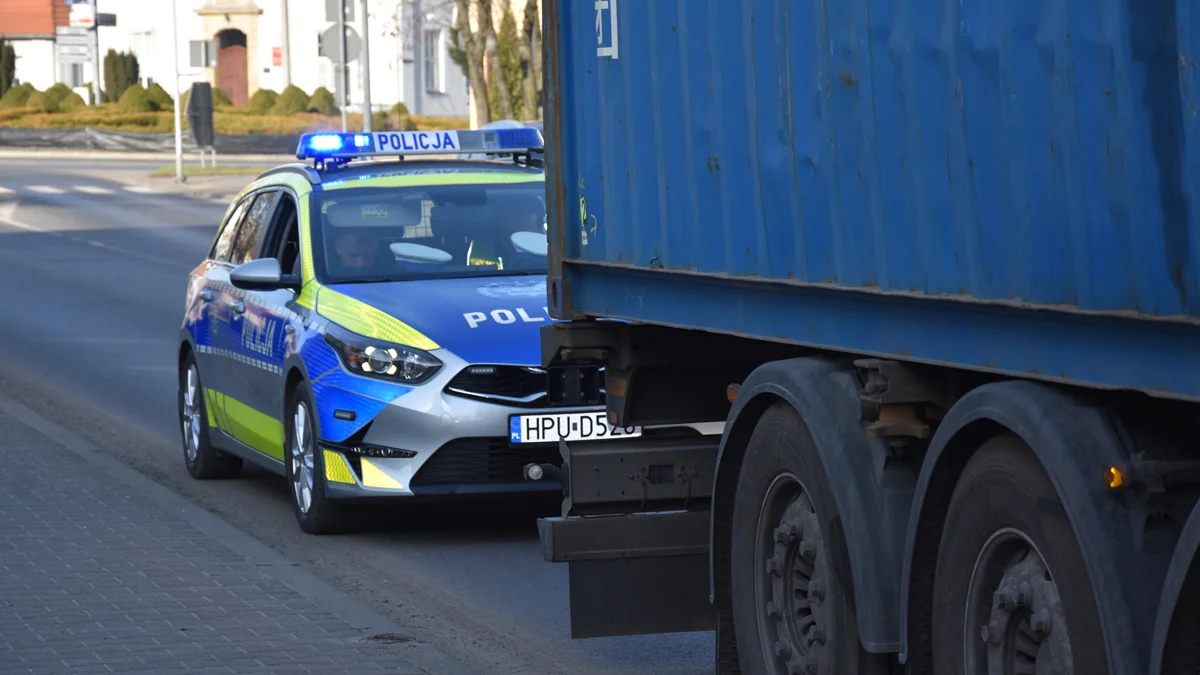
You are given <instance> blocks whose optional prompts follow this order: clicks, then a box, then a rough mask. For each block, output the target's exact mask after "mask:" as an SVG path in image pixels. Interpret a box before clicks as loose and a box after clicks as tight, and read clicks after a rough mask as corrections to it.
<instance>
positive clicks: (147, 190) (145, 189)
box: [125, 185, 156, 195]
mask: <svg viewBox="0 0 1200 675" xmlns="http://www.w3.org/2000/svg"><path fill="white" fill-rule="evenodd" d="M125 189H126V190H127V191H129V192H136V193H138V194H141V195H149V194H154V193H155V192H156V190H155V189H154V188H152V187H150V186H148V185H126V186H125Z"/></svg>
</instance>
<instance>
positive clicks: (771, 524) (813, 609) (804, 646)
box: [731, 403, 888, 675]
mask: <svg viewBox="0 0 1200 675" xmlns="http://www.w3.org/2000/svg"><path fill="white" fill-rule="evenodd" d="M732 525H733V527H732V540H731V572H732V574H731V582H732V584H731V585H732V595H733V615H734V632H735V634H736V639H737V648H738V661H739V664H740V666H741V672H742V673H745V675H793V674H800V675H808V674H810V673H812V674H821V675H824V674H834V673H838V674H840V673H846V674H850V675H866V674H871V675H874V674H876V673H886V672H888V666H887V663H888V659H887V657H885V656H881V655H873V654H869V653H867V652H866V651H865V650H864V649H862V646H861V644H860V640H859V633H858V621H857V615H856V612H855V607H854V591H853V588H852V582H851V574H850V561H849V556H848V554H847V548H846V543H845V537H844V535H843V533H842V527H841V519H840V517H839V515H838V511H837V507H836V505H835V503H834V499H833V495H832V492H831V490H830V487H829V483H828V480H827V478H826V476H825V470H824V468H823V467H822V465H821V459H820V455H819V454H818V452H817V449H816V446H815V445H814V443H813V440H812V437H811V436H810V434H809V431H808V427H807V426H806V425H805V423H804V421H803V420H802V419H801V417H800V415H799V414H797V412H796V411H795V410H794V409H793V408H792V407H791V406H789V405H787V404H784V403H779V404H775V405H774V406H772V407H771V408H770V409H768V410H767V411H766V412H765V413H764V414H763V415H762V417H761V418H760V419H759V421H758V423H757V425H756V426H755V428H754V432H753V433H752V434H751V437H750V440H749V442H748V444H747V447H746V452H745V456H744V460H743V461H742V466H741V472H740V475H739V476H738V483H737V489H736V490H735V495H734V504H733V523H732Z"/></svg>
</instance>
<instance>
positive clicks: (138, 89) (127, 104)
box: [117, 84, 155, 113]
mask: <svg viewBox="0 0 1200 675" xmlns="http://www.w3.org/2000/svg"><path fill="white" fill-rule="evenodd" d="M117 110H119V111H120V112H123V113H147V112H154V110H155V106H154V104H153V103H152V102H151V101H150V96H149V95H148V94H147V93H146V90H145V89H143V88H142V85H140V84H131V85H129V87H128V88H127V89H126V90H125V93H124V94H121V99H120V100H118V101H117Z"/></svg>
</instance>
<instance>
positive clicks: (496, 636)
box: [0, 159, 714, 675]
mask: <svg viewBox="0 0 1200 675" xmlns="http://www.w3.org/2000/svg"><path fill="white" fill-rule="evenodd" d="M161 164H162V162H155V161H111V160H106V161H95V162H89V161H84V160H78V159H73V160H59V159H36V160H24V159H6V160H4V161H3V162H0V391H3V392H4V393H7V394H9V395H11V396H14V397H17V398H19V399H20V400H21V401H22V402H24V403H25V404H26V405H29V406H31V407H33V408H34V409H36V410H38V411H39V412H41V413H42V414H43V415H46V416H47V417H50V418H51V419H53V420H54V421H56V422H58V423H60V424H62V425H64V426H66V427H67V428H69V429H70V430H72V431H74V432H76V433H78V434H81V435H83V436H85V437H87V438H88V439H89V440H90V441H91V442H93V443H95V444H96V445H97V446H99V447H100V448H102V449H103V450H105V451H106V452H108V453H110V454H112V455H113V456H115V457H117V458H118V459H120V460H122V461H124V462H126V463H128V464H130V465H131V466H133V467H134V468H136V469H137V470H139V471H141V472H142V473H144V474H146V475H148V476H150V477H152V478H153V479H155V480H156V481H158V482H160V483H162V484H164V485H166V486H168V487H170V488H171V489H173V490H175V491H176V492H178V493H179V494H181V495H183V496H184V497H186V498H187V499H189V500H191V501H193V502H195V503H197V504H199V505H201V506H203V507H204V508H207V509H209V510H210V511H213V512H215V513H217V514H219V515H221V516H222V517H224V518H225V519H226V520H228V521H229V522H230V523H231V524H233V525H234V526H236V527H238V528H240V529H241V530H243V531H245V532H247V533H249V534H251V535H253V536H255V537H257V538H258V539H260V540H261V541H262V542H264V543H266V544H267V545H269V546H271V547H272V548H274V549H276V550H277V551H279V552H281V553H282V554H284V555H285V556H286V557H287V558H288V559H290V560H292V561H293V562H294V563H296V564H299V565H303V566H305V567H306V568H309V569H311V570H312V571H314V572H315V573H317V574H319V575H320V576H322V577H324V578H325V579H327V580H329V581H330V582H331V583H333V584H334V585H336V586H338V587H340V588H342V589H344V590H346V591H348V592H350V593H351V594H352V595H355V596H357V597H359V598H360V599H363V600H365V601H367V602H369V603H370V604H372V605H373V606H374V607H375V608H376V609H378V610H380V611H381V612H383V613H384V614H386V615H388V616H389V617H391V618H392V619H394V620H395V621H397V622H398V623H401V624H403V625H405V626H408V627H410V628H411V630H412V631H413V632H414V634H416V635H417V636H418V637H419V638H421V639H423V640H425V641H428V642H431V643H433V644H434V645H435V646H437V647H438V648H439V649H441V650H443V651H445V652H446V653H448V654H449V655H451V656H452V657H454V658H456V659H458V660H460V661H462V662H463V663H465V664H467V665H470V666H473V667H475V668H477V669H478V670H479V671H480V672H485V673H495V674H497V675H502V674H508V673H511V674H513V675H540V674H546V675H550V674H557V673H563V674H564V675H567V674H570V675H584V674H591V673H596V674H599V673H604V674H621V675H625V674H634V673H638V674H642V673H645V674H651V673H653V674H655V675H660V674H662V675H669V674H688V675H693V674H701V673H711V672H713V666H712V661H713V653H714V646H713V635H712V634H711V633H698V634H683V635H667V636H640V637H633V638H606V639H599V640H579V641H573V640H571V639H570V633H569V630H570V629H569V626H570V623H569V612H568V606H567V569H566V567H565V566H564V565H552V564H550V563H546V562H544V561H543V560H542V558H541V555H540V550H539V546H538V540H537V533H536V525H535V518H536V516H537V515H539V513H541V514H545V513H546V508H545V507H544V506H541V507H537V506H528V505H514V506H513V507H512V508H509V509H499V510H497V509H489V510H486V512H482V513H481V512H480V510H479V509H470V508H452V507H451V508H447V507H438V508H419V509H404V510H394V509H393V510H386V511H379V512H376V513H373V514H371V515H370V516H369V517H368V518H369V521H368V522H367V523H366V524H365V525H366V526H365V528H364V529H363V531H361V532H359V533H356V534H353V535H345V536H338V537H311V536H307V535H304V534H302V533H301V532H300V530H299V529H298V528H297V526H296V524H295V520H294V518H293V516H292V514H291V511H290V507H289V504H288V501H287V496H286V493H285V486H284V484H283V480H282V479H280V478H276V477H274V476H271V475H268V474H265V473H261V472H256V471H253V470H248V471H247V472H245V474H244V475H243V476H242V477H241V478H239V479H236V480H233V481H224V482H198V481H193V480H191V479H190V478H189V477H188V475H187V473H186V471H185V469H184V467H183V461H182V457H181V456H180V455H181V450H180V441H179V432H178V428H177V414H176V399H175V396H176V386H177V385H176V375H175V359H176V351H175V350H176V336H177V335H178V332H179V328H180V324H181V320H182V311H183V297H184V286H185V280H186V278H187V274H188V271H189V270H191V269H192V268H193V267H195V265H196V264H197V263H198V262H199V261H200V259H201V256H203V254H204V252H205V251H206V250H207V248H208V246H209V245H210V244H211V242H212V238H213V235H214V232H215V226H216V224H217V222H218V220H219V219H220V217H221V214H222V213H223V211H224V207H223V206H222V205H219V204H215V203H211V202H204V201H199V200H195V199H191V198H187V197H182V196H176V195H169V194H153V193H139V192H134V191H130V190H128V189H126V187H125V186H124V185H123V184H122V183H120V182H118V181H116V180H114V177H115V176H137V175H143V176H144V175H145V174H146V173H147V172H148V171H150V170H151V169H153V168H155V167H157V166H160V165H161Z"/></svg>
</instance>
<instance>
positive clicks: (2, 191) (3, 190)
mask: <svg viewBox="0 0 1200 675" xmlns="http://www.w3.org/2000/svg"><path fill="white" fill-rule="evenodd" d="M13 192H14V190H13V189H12V188H6V187H4V186H3V185H0V195H11V194H12V193H13Z"/></svg>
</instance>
